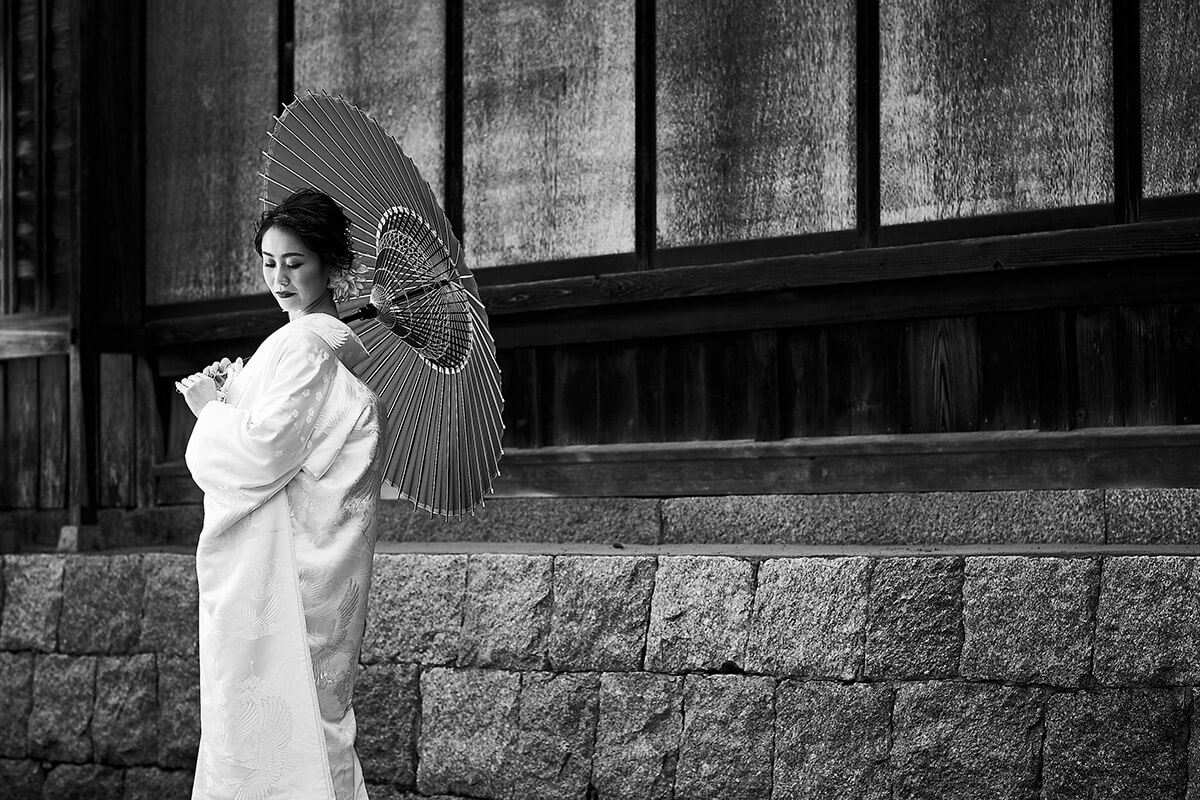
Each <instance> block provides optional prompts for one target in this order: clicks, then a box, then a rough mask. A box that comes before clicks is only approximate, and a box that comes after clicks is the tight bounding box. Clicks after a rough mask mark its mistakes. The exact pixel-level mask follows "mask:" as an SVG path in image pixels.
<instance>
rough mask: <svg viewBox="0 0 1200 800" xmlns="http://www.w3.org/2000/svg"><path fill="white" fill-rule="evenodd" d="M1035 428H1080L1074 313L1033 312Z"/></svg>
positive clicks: (1058, 311)
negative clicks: (1036, 404)
mask: <svg viewBox="0 0 1200 800" xmlns="http://www.w3.org/2000/svg"><path fill="white" fill-rule="evenodd" d="M1037 331H1038V347H1037V349H1036V351H1035V352H1036V358H1037V365H1038V417H1039V422H1040V424H1039V426H1038V427H1039V428H1040V429H1041V430H1048V431H1066V430H1073V429H1075V428H1078V427H1079V426H1080V424H1081V419H1080V408H1079V375H1078V363H1079V355H1078V345H1077V342H1076V336H1075V313H1074V311H1069V310H1062V309H1055V310H1048V311H1040V312H1037Z"/></svg>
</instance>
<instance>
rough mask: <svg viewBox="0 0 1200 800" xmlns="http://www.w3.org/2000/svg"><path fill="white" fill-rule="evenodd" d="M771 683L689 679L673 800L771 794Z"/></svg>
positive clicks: (744, 678)
mask: <svg viewBox="0 0 1200 800" xmlns="http://www.w3.org/2000/svg"><path fill="white" fill-rule="evenodd" d="M774 695H775V682H774V680H772V679H770V678H763V677H757V676H748V675H687V676H686V677H685V678H684V683H683V708H684V717H683V730H682V732H681V735H680V746H679V763H678V767H677V772H676V777H675V797H676V798H677V800H762V798H765V797H769V796H770V794H771V768H772V756H773V745H774V733H775V731H774V727H775V713H774Z"/></svg>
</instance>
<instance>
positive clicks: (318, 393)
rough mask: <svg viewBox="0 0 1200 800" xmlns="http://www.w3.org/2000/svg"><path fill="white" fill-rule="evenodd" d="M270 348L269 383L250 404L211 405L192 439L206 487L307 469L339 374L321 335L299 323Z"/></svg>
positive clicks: (247, 486)
mask: <svg viewBox="0 0 1200 800" xmlns="http://www.w3.org/2000/svg"><path fill="white" fill-rule="evenodd" d="M262 355H266V356H267V363H268V365H270V366H268V373H267V375H266V376H265V380H264V381H263V384H264V386H265V388H264V389H263V390H262V391H260V392H258V393H257V395H256V396H254V397H252V398H250V400H249V402H248V403H245V404H244V405H245V407H242V408H237V407H233V406H227V405H225V404H223V403H219V402H212V403H209V404H208V405H206V406H205V407H204V408H203V409H202V410H201V412H200V415H199V417H198V418H197V419H196V427H195V429H194V430H193V432H192V438H191V439H190V440H189V442H188V448H187V455H186V459H187V465H188V468H189V469H190V470H191V472H192V478H193V479H194V480H195V481H196V484H197V485H198V486H199V487H200V488H201V489H202V490H204V492H205V494H212V493H214V492H226V493H227V492H230V491H243V490H252V489H260V488H278V487H279V486H282V485H283V484H285V483H287V481H289V480H291V478H292V477H293V476H294V475H295V474H296V472H298V471H299V470H300V467H301V466H302V465H303V464H304V460H305V458H306V457H307V455H308V453H309V452H310V451H311V449H312V445H313V441H312V440H313V433H314V429H315V428H316V424H317V420H318V419H319V418H320V416H321V410H322V408H323V407H324V406H325V403H326V400H327V398H328V396H329V392H330V389H331V388H332V386H333V382H334V378H335V377H336V374H337V367H338V360H337V357H336V356H335V355H334V354H333V353H332V352H331V351H330V349H329V346H328V345H327V344H326V343H325V341H324V340H323V339H321V337H319V336H317V335H315V334H313V333H311V332H308V331H297V332H296V334H295V335H292V336H289V337H286V338H284V339H282V340H281V341H280V342H279V344H278V345H277V346H276V347H275V348H273V350H272V351H271V352H270V353H266V354H263V353H259V354H256V357H257V356H262Z"/></svg>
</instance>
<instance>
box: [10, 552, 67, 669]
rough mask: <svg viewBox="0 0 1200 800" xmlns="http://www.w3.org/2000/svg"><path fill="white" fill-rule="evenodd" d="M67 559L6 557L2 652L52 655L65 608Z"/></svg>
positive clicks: (42, 556)
mask: <svg viewBox="0 0 1200 800" xmlns="http://www.w3.org/2000/svg"><path fill="white" fill-rule="evenodd" d="M62 582H63V558H61V557H60V556H45V555H33V556H5V557H4V619H3V622H0V649H4V650H40V651H42V652H43V653H52V652H54V649H55V647H56V645H57V642H58V617H59V612H60V610H61V609H62Z"/></svg>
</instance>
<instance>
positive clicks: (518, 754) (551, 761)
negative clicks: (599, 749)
mask: <svg viewBox="0 0 1200 800" xmlns="http://www.w3.org/2000/svg"><path fill="white" fill-rule="evenodd" d="M599 688H600V678H599V676H598V675H596V674H565V675H556V674H554V673H546V672H526V673H523V674H522V676H521V701H520V706H519V711H518V715H517V723H518V726H519V733H518V735H517V747H516V751H515V754H514V761H515V764H514V766H513V769H512V773H513V784H512V786H511V787H510V789H509V792H508V796H509V797H511V798H514V800H516V798H521V799H522V800H524V799H525V798H528V799H529V800H577V799H578V798H581V797H584V795H585V794H586V793H587V786H588V779H589V778H590V777H591V771H592V750H593V746H594V743H595V731H596V707H597V697H598V694H599Z"/></svg>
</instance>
